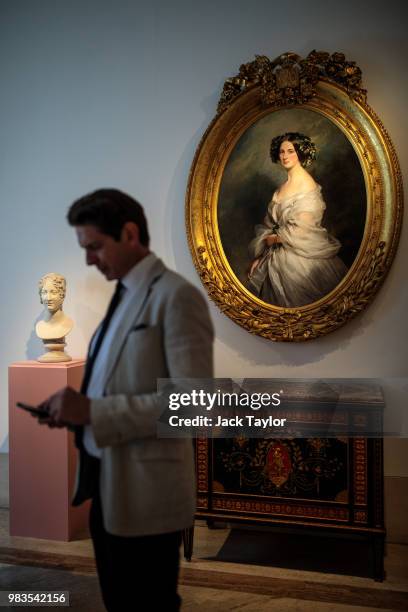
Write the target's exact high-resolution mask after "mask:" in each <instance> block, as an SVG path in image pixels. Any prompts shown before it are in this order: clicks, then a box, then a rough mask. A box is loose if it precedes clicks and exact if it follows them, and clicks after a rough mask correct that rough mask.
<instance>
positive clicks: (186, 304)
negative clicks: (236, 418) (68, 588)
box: [41, 189, 213, 612]
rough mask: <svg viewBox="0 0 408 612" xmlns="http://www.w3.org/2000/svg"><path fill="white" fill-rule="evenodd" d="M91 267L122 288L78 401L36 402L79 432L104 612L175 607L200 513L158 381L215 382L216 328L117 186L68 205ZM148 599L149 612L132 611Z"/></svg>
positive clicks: (93, 348)
mask: <svg viewBox="0 0 408 612" xmlns="http://www.w3.org/2000/svg"><path fill="white" fill-rule="evenodd" d="M68 222H69V223H70V225H72V226H73V227H74V228H75V231H76V234H77V237H78V241H79V244H80V246H81V247H82V248H83V249H84V250H85V252H86V261H87V264H88V265H94V266H96V267H97V268H98V270H99V271H100V272H101V273H102V274H103V275H104V276H105V277H106V279H107V280H109V281H111V280H118V281H120V283H119V284H118V285H117V288H116V291H115V293H114V297H113V299H112V301H111V304H110V306H109V309H108V312H107V314H106V316H105V319H104V321H103V322H102V324H101V325H100V326H99V328H98V329H97V330H96V333H95V334H94V337H93V339H92V341H91V344H90V350H89V353H88V359H87V364H86V370H85V375H84V381H83V384H82V388H81V393H78V392H76V391H74V390H73V389H70V388H66V389H63V390H61V391H59V392H58V393H56V394H55V395H53V396H52V397H50V398H49V399H48V400H47V401H46V402H44V403H43V404H42V405H41V408H43V409H44V408H45V409H46V410H47V411H48V412H49V417H48V418H46V419H42V422H44V423H47V424H48V425H49V426H51V427H55V426H59V427H61V426H66V425H69V426H72V425H74V426H76V428H75V429H76V442H77V446H78V448H79V451H80V461H79V469H78V474H77V484H76V488H75V494H74V499H73V504H74V505H77V504H80V503H82V502H83V501H84V500H85V499H87V498H89V497H91V498H92V505H91V512H90V531H91V536H92V540H93V545H94V550H95V558H96V564H97V570H98V576H99V582H100V586H101V591H102V596H103V599H104V603H105V605H106V608H107V609H108V610H109V611H112V610H115V611H119V610H120V611H121V612H123V610H137V609H140V610H147V609H150V607H151V609H156V608H157V609H161V610H166V612H167V611H173V610H179V607H180V598H179V596H178V595H177V577H178V567H179V547H180V542H181V533H182V530H183V529H184V528H186V527H189V526H190V525H192V522H193V516H194V511H195V481H194V464H193V449H192V443H191V440H188V439H165V438H163V439H159V438H157V435H156V424H157V419H158V417H159V416H160V414H161V411H162V408H161V406H160V403H159V401H158V395H157V391H156V381H157V378H211V376H212V342H213V329H212V325H211V321H210V318H209V314H208V308H207V305H206V303H205V301H204V299H203V298H202V296H201V294H200V292H199V291H198V290H197V289H195V288H194V287H193V286H192V285H190V284H189V283H188V282H187V281H185V280H184V279H183V278H182V277H181V276H179V275H178V274H176V273H175V272H171V271H170V270H168V269H167V268H166V267H165V265H164V264H163V263H162V261H161V260H160V259H158V258H157V257H156V256H155V255H154V254H153V253H151V252H150V251H149V234H148V229H147V223H146V220H145V216H144V212H143V209H142V207H141V206H140V204H138V203H137V202H136V201H135V200H133V199H132V198H131V197H130V196H128V195H126V194H124V193H122V192H120V191H118V190H115V189H100V190H98V191H95V192H94V193H91V194H89V195H86V196H84V197H83V198H81V199H79V200H78V201H76V202H74V204H73V205H72V206H71V208H70V209H69V212H68ZM143 600H144V602H150V604H149V606H147V605H146V603H143V604H142V605H141V607H140V606H139V602H142V601H143Z"/></svg>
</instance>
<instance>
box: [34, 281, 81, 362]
mask: <svg viewBox="0 0 408 612" xmlns="http://www.w3.org/2000/svg"><path fill="white" fill-rule="evenodd" d="M38 287H39V294H40V301H41V304H43V305H44V313H43V318H42V320H41V321H38V323H37V324H36V326H35V331H36V334H37V336H38V337H39V338H41V340H42V341H43V343H44V346H45V347H46V349H47V352H46V353H45V354H44V355H41V357H39V358H38V359H37V361H41V362H58V361H71V357H70V356H69V355H67V354H66V353H65V351H64V347H65V336H66V335H67V334H69V332H70V331H71V329H72V328H73V325H74V323H73V321H72V319H70V318H69V317H67V316H66V314H65V313H64V312H63V310H62V303H63V301H64V298H65V292H66V281H65V278H64V277H63V276H61V274H56V273H55V272H50V273H49V274H45V275H44V276H43V277H42V278H41V279H40V281H39V283H38Z"/></svg>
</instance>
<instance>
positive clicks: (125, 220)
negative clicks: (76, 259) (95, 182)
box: [67, 189, 149, 280]
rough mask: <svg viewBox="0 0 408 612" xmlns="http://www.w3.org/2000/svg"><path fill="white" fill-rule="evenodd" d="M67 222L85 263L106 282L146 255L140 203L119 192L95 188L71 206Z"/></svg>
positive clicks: (147, 237)
mask: <svg viewBox="0 0 408 612" xmlns="http://www.w3.org/2000/svg"><path fill="white" fill-rule="evenodd" d="M67 219H68V223H69V224H70V225H72V226H74V227H75V230H76V233H77V237H78V241H79V244H80V246H81V247H82V248H84V249H85V250H86V262H87V264H88V265H90V266H92V265H95V266H96V267H97V268H98V270H100V272H102V274H104V275H105V276H106V278H107V279H108V280H113V279H119V278H122V277H123V276H125V274H126V273H127V272H128V271H129V270H130V269H131V268H132V267H133V266H134V265H135V264H136V263H137V262H138V261H140V260H141V259H143V257H145V256H146V255H147V254H148V253H149V232H148V228H147V222H146V217H145V215H144V211H143V208H142V206H141V205H140V204H139V202H136V200H134V199H133V198H131V197H130V196H129V195H127V194H126V193H123V192H122V191H119V190H118V189H98V190H97V191H94V192H93V193H90V194H88V195H86V196H84V197H82V198H80V199H79V200H77V201H76V202H74V203H73V204H72V206H71V207H70V209H69V211H68V215H67Z"/></svg>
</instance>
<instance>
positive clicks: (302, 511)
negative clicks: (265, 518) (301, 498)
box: [213, 497, 349, 521]
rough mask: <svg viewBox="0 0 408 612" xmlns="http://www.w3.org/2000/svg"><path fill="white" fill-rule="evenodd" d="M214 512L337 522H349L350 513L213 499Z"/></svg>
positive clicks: (281, 504) (346, 510) (279, 504)
mask: <svg viewBox="0 0 408 612" xmlns="http://www.w3.org/2000/svg"><path fill="white" fill-rule="evenodd" d="M213 508H214V510H224V511H230V512H246V513H248V514H251V513H257V514H269V515H271V516H273V515H274V514H277V515H280V516H282V515H286V516H291V517H294V518H300V517H302V518H308V519H325V520H332V521H334V520H336V521H348V520H349V511H348V509H347V508H332V507H331V508H326V507H323V506H317V505H313V504H299V503H297V504H296V505H289V504H288V503H285V502H282V503H280V502H277V501H275V500H274V501H273V502H258V501H246V500H244V501H241V500H239V499H234V498H229V499H218V498H216V497H215V498H214V499H213Z"/></svg>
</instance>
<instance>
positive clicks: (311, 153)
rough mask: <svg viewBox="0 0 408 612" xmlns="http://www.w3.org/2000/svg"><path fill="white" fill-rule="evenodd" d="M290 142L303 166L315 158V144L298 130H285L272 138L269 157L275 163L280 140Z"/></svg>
mask: <svg viewBox="0 0 408 612" xmlns="http://www.w3.org/2000/svg"><path fill="white" fill-rule="evenodd" d="M286 141H288V142H291V143H293V146H294V147H295V151H296V153H297V156H298V158H299V161H300V163H301V164H302V166H303V168H306V166H310V164H311V163H312V161H314V160H315V159H316V146H315V144H314V143H313V142H312V141H311V140H310V138H309V136H305V135H304V134H301V133H300V132H286V133H285V134H280V135H279V136H275V138H272V142H271V149H270V154H271V159H272V161H273V162H274V163H275V164H277V163H278V162H279V151H280V147H281V144H282V142H286Z"/></svg>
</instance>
